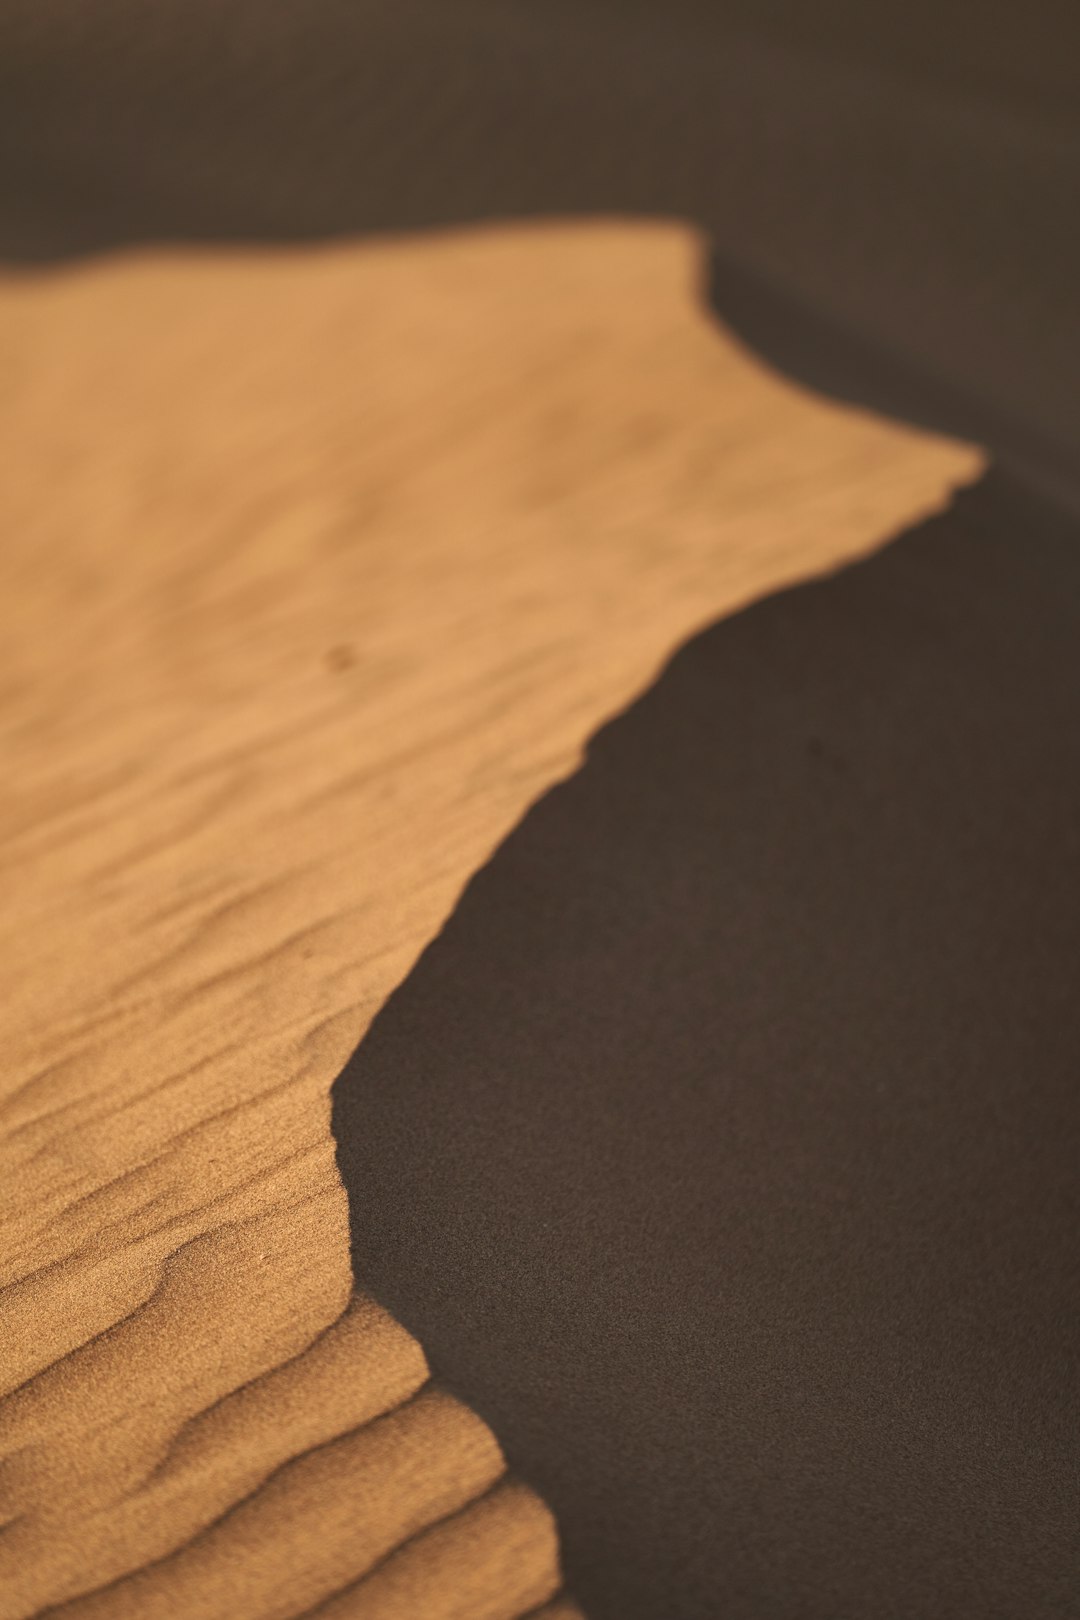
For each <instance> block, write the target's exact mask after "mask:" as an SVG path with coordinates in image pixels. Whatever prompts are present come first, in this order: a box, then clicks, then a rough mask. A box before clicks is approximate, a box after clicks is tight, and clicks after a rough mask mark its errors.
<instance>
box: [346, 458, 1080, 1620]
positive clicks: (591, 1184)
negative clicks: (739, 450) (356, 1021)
mask: <svg viewBox="0 0 1080 1620" xmlns="http://www.w3.org/2000/svg"><path fill="white" fill-rule="evenodd" d="M1078 647H1080V530H1078V528H1077V525H1076V524H1075V523H1073V522H1071V521H1070V520H1069V519H1063V518H1062V517H1061V516H1060V515H1059V514H1058V513H1057V512H1055V511H1053V510H1052V509H1049V508H1044V507H1042V506H1041V505H1040V503H1038V502H1035V501H1032V500H1031V499H1030V498H1029V497H1027V496H1025V495H1023V494H1022V493H1020V492H1018V491H1017V490H1016V489H1015V488H1013V487H1010V486H1009V484H1008V483H1007V482H1003V481H1001V480H1000V479H998V478H996V477H993V476H991V477H990V478H988V479H987V480H985V481H984V482H983V483H981V484H979V485H978V486H976V487H975V488H973V489H972V490H970V491H968V492H965V493H963V494H961V496H960V497H959V499H958V501H957V503H956V505H955V506H954V508H953V509H952V510H951V511H949V512H948V513H946V514H944V515H942V516H939V517H935V518H932V519H931V520H929V521H928V522H927V523H926V524H925V525H924V526H923V527H921V528H919V529H916V530H914V531H912V532H911V533H909V534H907V535H905V536H903V537H902V538H901V539H899V540H898V541H896V542H895V543H894V544H893V545H891V546H889V547H888V548H887V549H886V550H885V551H883V552H882V553H880V554H878V555H877V556H875V557H874V558H872V559H871V560H869V561H866V562H862V563H859V564H857V565H855V566H854V567H852V568H849V569H848V570H846V571H844V572H842V573H840V574H837V575H835V576H833V577H831V578H829V579H826V580H824V581H821V582H818V583H814V584H810V585H805V586H801V587H799V588H797V589H795V590H791V591H788V592H785V593H782V594H781V595H779V596H776V597H773V598H771V599H770V600H769V601H767V602H763V603H760V604H758V605H756V606H753V607H751V608H749V609H747V610H746V611H744V612H743V613H741V614H739V615H736V616H735V617H733V618H730V619H728V620H726V621H725V622H724V623H722V624H719V625H716V626H714V627H713V628H712V629H710V630H709V631H707V632H706V633H705V634H703V635H701V636H699V637H698V638H696V639H695V640H693V641H691V642H689V643H688V644H687V645H686V646H684V647H683V648H682V649H681V651H680V652H679V653H678V654H677V655H676V656H675V658H674V659H673V660H672V661H671V663H670V664H669V665H668V666H667V668H666V669H665V670H664V672H663V674H662V675H661V677H660V679H659V680H658V682H657V683H656V684H655V685H654V686H653V687H652V688H651V689H650V690H649V691H648V692H647V693H646V694H645V696H644V697H642V698H641V699H640V700H639V701H637V702H636V703H635V704H633V705H632V706H631V707H630V708H629V709H628V710H627V711H626V712H625V713H624V714H622V715H621V716H620V717H619V718H618V719H617V720H615V721H613V722H612V723H611V724H610V725H609V726H607V727H605V728H604V729H603V730H602V731H601V732H600V733H599V734H598V735H597V736H596V737H594V738H593V740H592V741H591V743H590V744H589V747H588V750H587V754H586V758H585V762H584V764H583V765H582V766H581V768H580V770H579V771H578V772H577V773H576V774H575V775H574V776H573V777H572V778H570V780H569V781H567V782H565V783H563V784H562V785H560V786H558V787H556V788H555V789H553V790H552V791H551V792H550V793H549V794H548V795H547V796H546V797H544V798H543V799H542V800H541V801H540V802H539V803H538V804H537V805H536V806H535V807H534V808H533V809H532V810H531V811H530V812H529V814H528V815H527V816H526V817H525V819H524V821H523V822H522V823H521V825H520V826H519V827H518V828H516V829H515V831H514V832H513V833H512V834H511V836H510V837H509V838H508V839H507V840H506V841H505V843H504V844H503V845H502V846H501V847H500V848H499V849H498V850H497V852H496V853H495V855H494V856H493V858H492V860H491V861H490V863H489V864H488V865H487V866H486V867H485V868H484V869H483V870H482V871H481V872H480V873H479V874H478V875H477V876H476V877H475V878H474V879H473V880H472V882H471V883H470V884H469V886H468V888H467V890H466V891H465V894H464V896H463V897H462V900H461V902H460V904H459V905H458V907H457V909H456V911H455V913H454V915H453V917H452V918H451V919H450V921H449V922H448V923H447V924H446V926H445V928H444V929H443V931H442V933H441V934H440V935H439V937H438V939H436V940H435V941H434V942H433V944H431V945H430V946H429V947H428V949H427V950H426V951H425V953H424V955H423V956H422V958H421V960H420V962H419V963H418V964H417V966H416V968H415V969H414V970H413V972H412V973H411V974H410V976H409V978H408V979H407V981H406V982H405V984H404V985H402V987H401V988H400V989H399V990H398V991H396V992H395V994H394V995H393V996H392V997H391V999H390V1001H389V1003H388V1004H387V1006H386V1007H385V1008H384V1009H383V1011H382V1012H381V1013H380V1014H379V1015H378V1017H377V1018H376V1019H375V1022H374V1024H373V1025H372V1028H371V1030H370V1031H369V1033H368V1035H367V1037H366V1038H365V1040H364V1042H363V1043H362V1044H361V1046H360V1048H359V1051H358V1052H357V1054H356V1056H355V1057H354V1058H353V1060H352V1061H351V1062H350V1064H349V1065H348V1066H347V1068H346V1069H345V1071H344V1073H343V1074H342V1075H341V1077H340V1078H339V1080H338V1081H337V1083H336V1085H335V1088H334V1110H333V1121H332V1126H333V1131H334V1135H335V1137H336V1140H337V1146H338V1163H339V1165H340V1167H341V1172H342V1177H343V1180H344V1182H345V1185H346V1188H347V1190H348V1194H349V1204H350V1220H351V1228H352V1242H353V1260H354V1268H355V1271H356V1275H357V1278H358V1280H359V1282H360V1283H361V1285H362V1286H363V1287H365V1288H370V1289H371V1290H372V1291H373V1292H374V1293H375V1295H376V1296H377V1297H378V1298H379V1299H380V1300H381V1301H382V1302H383V1303H384V1304H385V1305H386V1306H387V1307H388V1308H389V1309H390V1310H391V1311H392V1312H393V1314H394V1315H395V1317H396V1318H397V1320H399V1321H401V1322H403V1323H404V1324H405V1325H406V1326H407V1327H408V1328H409V1329H410V1331H411V1332H413V1333H415V1334H416V1335H417V1337H418V1338H419V1339H420V1342H421V1343H422V1344H423V1345H424V1347H425V1350H426V1352H427V1354H428V1357H429V1359H430V1362H431V1365H432V1368H433V1370H434V1372H435V1374H436V1375H437V1376H438V1377H440V1378H441V1379H443V1380H444V1381H445V1382H446V1383H447V1385H448V1387H450V1388H451V1389H453V1390H454V1391H455V1392H456V1393H458V1394H459V1395H460V1396H461V1397H462V1398H463V1399H464V1400H465V1401H466V1402H467V1403H468V1404H469V1405H470V1406H471V1407H472V1408H473V1409H474V1410H476V1411H477V1412H479V1413H480V1414H481V1415H482V1416H483V1417H484V1418H485V1419H486V1420H487V1421H488V1422H489V1423H490V1424H491V1426H492V1428H493V1430H494V1432H495V1433H496V1434H497V1435H498V1436H499V1439H500V1441H501V1443H502V1445H503V1447H504V1449H505V1451H506V1454H507V1457H508V1460H509V1462H510V1465H511V1467H512V1468H514V1469H515V1470H516V1471H517V1472H519V1473H520V1474H521V1476H522V1477H523V1478H524V1479H525V1480H526V1481H527V1482H529V1483H530V1484H532V1485H534V1486H535V1487H536V1488H537V1490H539V1491H540V1492H541V1494H542V1495H543V1496H544V1498H545V1499H546V1500H547V1502H548V1503H549V1504H550V1506H551V1507H552V1509H553V1511H554V1513H555V1516H556V1520H557V1522H558V1525H559V1529H560V1535H561V1541H562V1547H563V1555H564V1568H565V1572H566V1576H567V1580H568V1583H569V1586H570V1589H571V1590H572V1591H573V1592H574V1593H575V1594H576V1595H577V1597H578V1598H579V1599H580V1600H581V1602H582V1604H583V1607H584V1608H585V1610H586V1612H587V1613H588V1614H589V1615H590V1616H591V1617H592V1620H655V1617H656V1616H659V1615H663V1616H664V1617H665V1620H703V1617H705V1616H712V1615H723V1614H731V1615H753V1616H755V1617H759V1620H796V1617H799V1620H805V1617H806V1616H810V1615H812V1616H815V1617H820V1620H863V1617H865V1616H867V1615H873V1616H875V1620H912V1617H914V1616H919V1617H927V1620H929V1617H930V1616H934V1615H942V1614H950V1615H962V1614H963V1615H979V1616H980V1617H982V1620H1014V1617H1015V1616H1017V1615H1019V1614H1023V1615H1025V1616H1028V1617H1031V1620H1036V1617H1038V1620H1066V1617H1067V1616H1071V1615H1073V1614H1075V1612H1076V1611H1075V1602H1076V1595H1077V1592H1078V1591H1080V1546H1078V1543H1077V1539H1076V1511H1075V1510H1076V1479H1077V1474H1076V1469H1077V1459H1078V1458H1080V1399H1078V1393H1077V1383H1076V1369H1077V1366H1078V1365H1080V1267H1078V1264H1077V1242H1076V1234H1077V1231H1078V1229H1080V1176H1078V1173H1077V1167H1078V1165H1080V1092H1078V1088H1077V1076H1078V1074H1080V1002H1078V1000H1077V995H1076V970H1077V963H1078V962H1080V816H1078V814H1077V806H1078V804H1080V727H1078V723H1077V722H1078V718H1080V658H1078V656H1077V652H1078Z"/></svg>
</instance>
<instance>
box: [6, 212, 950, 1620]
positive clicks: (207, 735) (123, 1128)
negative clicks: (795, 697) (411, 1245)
mask: <svg viewBox="0 0 1080 1620" xmlns="http://www.w3.org/2000/svg"><path fill="white" fill-rule="evenodd" d="M696 262H697V247H696V244H695V243H694V241H693V240H692V239H691V238H690V237H689V236H688V235H687V234H686V233H684V232H683V231H681V230H679V229H676V228H674V227H670V228H668V227H658V226H650V227H647V228H646V227H637V226H633V225H623V224H619V223H612V224H602V225H597V226H581V225H578V226H573V227H561V226H554V225H553V226H550V227H547V228H533V227H530V228H526V229H507V230H504V231H492V232H478V233H473V234H461V235H459V236H455V237H453V238H447V239H417V240H413V241H407V242H401V243H389V244H376V245H370V244H369V245H365V246H361V247H352V246H350V247H335V248H333V249H327V250H319V251H302V252H291V251H290V252H264V253H260V252H254V251H252V252H244V253H234V254H218V253H214V254H188V253H183V252H179V251H177V252H173V253H155V254H153V255H145V256H142V255H136V256H131V257H127V258H118V259H116V260H115V261H110V262H102V263H98V264H91V265H87V266H83V267H80V268H76V269H72V270H66V271H64V272H62V273H60V272H53V273H48V274H37V275H27V276H19V277H15V278H8V279H7V280H5V282H4V283H3V285H2V287H0V436H2V441H3V445H4V463H5V468H4V475H3V488H2V494H0V514H2V534H3V542H2V544H3V553H2V555H3V562H2V567H3V579H2V587H3V588H2V593H0V613H2V616H3V617H2V632H3V633H2V638H0V658H2V685H0V728H2V730H0V736H2V757H3V764H4V781H5V791H4V794H3V801H2V806H0V866H2V878H0V884H2V893H3V907H2V911H0V929H2V931H3V938H2V945H0V951H2V960H3V964H4V994H3V1006H2V1011H0V1020H2V1052H3V1066H2V1078H0V1097H2V1102H0V1131H2V1150H0V1156H2V1164H0V1186H2V1193H0V1197H2V1203H3V1234H2V1249H0V1253H2V1260H3V1267H4V1276H3V1281H4V1283H5V1285H6V1286H5V1288H4V1291H3V1293H2V1294H0V1313H2V1324H0V1360H2V1371H0V1377H2V1388H3V1390H4V1391H6V1392H7V1393H6V1395H5V1397H4V1399H3V1402H2V1403H0V1452H2V1457H3V1461H2V1464H0V1519H2V1521H3V1525H4V1528H3V1529H2V1531H0V1594H2V1595H0V1614H2V1615H3V1616H4V1617H5V1620H17V1617H24V1616H30V1615H33V1614H38V1613H42V1612H47V1613H50V1614H52V1613H57V1612H61V1613H63V1614H65V1615H68V1614H70V1615H71V1616H72V1617H74V1616H76V1615H77V1616H86V1617H89V1616H91V1615H93V1616H99V1615H100V1616H106V1615H107V1616H110V1617H113V1616H115V1617H125V1616H130V1617H132V1620H136V1617H137V1620H154V1617H159V1616H160V1617H162V1620H164V1617H166V1616H169V1617H174V1616H183V1617H185V1620H196V1617H207V1620H209V1617H220V1620H256V1617H258V1620H271V1617H282V1620H284V1617H287V1616H298V1615H301V1614H312V1613H316V1612H317V1613H318V1614H319V1615H321V1616H325V1617H327V1620H329V1617H334V1620H338V1617H341V1620H344V1617H346V1616H364V1617H371V1620H383V1617H387V1620H389V1617H391V1616H393V1617H395V1620H428V1617H430V1620H451V1617H455V1620H503V1617H506V1620H509V1617H512V1616H517V1615H520V1614H522V1613H524V1612H525V1611H527V1610H530V1609H532V1608H535V1607H536V1606H538V1605H543V1604H544V1603H545V1602H546V1601H547V1600H548V1599H549V1598H550V1597H551V1596H552V1594H553V1593H554V1592H555V1591H556V1588H557V1586H558V1568H557V1548H556V1542H555V1535H554V1530H553V1527H552V1524H551V1522H550V1518H549V1516H548V1515H547V1513H546V1510H545V1509H544V1508H543V1507H542V1506H541V1504H540V1503H538V1502H537V1501H536V1499H535V1498H534V1497H532V1496H530V1494H529V1493H528V1492H527V1491H525V1490H524V1489H523V1488H522V1487H520V1486H518V1485H516V1484H515V1483H513V1482H510V1481H507V1480H505V1479H503V1478H502V1475H503V1463H502V1459H501V1457H500V1454H499V1451H498V1447H497V1446H496V1444H495V1442H494V1440H493V1439H492V1437H491V1435H490V1434H489V1433H488V1432H487V1431H486V1430H485V1429H484V1428H483V1426H482V1425H481V1424H480V1423H479V1422H478V1420H477V1419H475V1418H474V1417H473V1416H472V1415H471V1414H470V1413H469V1412H468V1411H466V1410H465V1409H464V1408H462V1407H461V1406H460V1405H458V1404H457V1403H455V1402H454V1401H452V1400H450V1399H449V1398H447V1397H446V1396H443V1395H442V1394H440V1393H439V1392H438V1390H437V1389H436V1388H434V1387H432V1386H431V1385H430V1384H428V1383H427V1382H426V1380H427V1369H426V1367H425V1363H424V1359H423V1355H422V1353H421V1350H420V1349H419V1347H418V1346H417V1345H416V1344H415V1343H413V1342H412V1341H411V1340H410V1339H409V1338H408V1336H407V1335H406V1334H405V1333H404V1332H403V1331H402V1330H401V1329H399V1328H398V1327H397V1326H396V1325H395V1324H394V1323H393V1322H392V1321H390V1320H389V1319H388V1318H387V1317H386V1316H385V1315H384V1314H383V1313H381V1312H380V1311H379V1310H378V1309H377V1308H376V1307H375V1306H374V1305H372V1304H371V1303H369V1302H368V1301H366V1300H365V1299H364V1298H363V1297H356V1296H354V1295H353V1292H352V1279H351V1277H350V1272H349V1260H348V1234H347V1226H346V1211H345V1207H344V1196H343V1193H342V1190H341V1188H340V1186H339V1183H338V1181H337V1178H336V1174H335V1168H334V1158H333V1148H332V1144H331V1141H330V1137H329V1134H328V1106H327V1094H328V1090H329V1086H330V1084H331V1081H332V1080H333V1078H334V1076H335V1075H336V1073H337V1072H338V1070H339V1068H340V1067H341V1065H342V1064H343V1062H344V1061H345V1059H346V1058H347V1056H348V1055H349V1053H350V1051H351V1050H352V1048H353V1047H354V1046H355V1044H356V1042H357V1040H358V1039H359V1037H360V1036H361V1034H362V1033H363V1031H364V1029H365V1028H366V1026H367V1024H368V1023H369V1021H370V1019H371V1017H372V1015H373V1014H374V1012H375V1011H376V1009H377V1008H378V1007H379V1006H380V1004H381V1003H382V1001H383V1000H384V998H385V997H386V995H387V994H388V992H389V991H390V990H391V988H392V987H393V986H394V985H395V984H396V983H397V982H398V981H399V980H400V979H401V978H402V977H403V975H404V974H405V973H406V972H407V970H408V968H409V966H410V964H411V963H412V962H413V960H414V959H415V957H416V955H417V953H418V952H419V950H420V949H421V948H422V946H423V945H424V944H425V942H426V941H427V940H428V939H429V938H430V937H431V936H432V935H433V933H434V932H435V931H436V930H437V929H438V928H439V926H440V924H441V922H442V921H443V919H444V918H445V917H446V915H447V914H448V912H449V911H450V909H451V907H452V906H453V904H454V901H455V898H456V896H457V895H458V893H459V891H460V890H461V888H462V886H463V884H464V883H465V881H466V879H467V878H468V877H469V875H470V874H471V873H472V872H473V870H474V869H475V868H476V867H477V866H478V865H479V864H480V863H481V862H482V861H483V860H484V859H485V857H486V856H487V855H488V854H489V852H490V851H491V849H492V847H493V845H494V844H495V843H496V842H497V841H498V839H499V838H500V837H501V836H502V835H503V834H505V833H506V832H507V831H508V829H509V828H510V827H511V826H512V824H513V823H514V821H515V819H516V818H517V817H518V816H520V814H521V813H522V811H523V809H524V808H525V806H526V805H527V804H528V803H529V802H530V801H531V800H532V799H533V798H534V797H535V796H536V795H537V794H538V793H540V792H541V791H542V790H543V789H544V788H545V787H547V786H548V785H549V784H550V783H551V782H552V781H553V780H554V779H556V778H557V777H559V776H561V775H563V774H565V773H566V772H567V771H570V770H572V769H573V766H574V763H575V760H576V759H577V758H578V755H579V752H580V749H581V745H582V743H583V741H584V739H585V738H586V737H587V735H588V734H589V733H590V731H592V730H593V729H594V728H595V727H596V726H597V725H598V724H599V723H600V722H601V721H602V720H603V719H604V718H605V717H607V716H610V715H611V713H612V712H613V711H614V710H616V709H618V708H619V707H620V706H621V705H623V704H625V703H626V702H627V700H628V699H629V698H630V697H631V696H632V695H633V694H634V693H636V692H638V691H639V690H640V689H641V688H642V686H643V685H644V684H645V683H647V682H648V681H649V679H650V677H651V675H652V674H653V672H654V671H655V670H656V668H657V666H658V664H659V663H660V661H661V660H662V659H663V658H664V657H665V655H666V654H667V653H668V652H669V651H670V650H671V648H672V647H673V646H674V645H675V644H676V643H677V642H678V641H679V640H680V639H681V638H682V637H683V636H685V635H686V634H687V633H688V632H689V631H691V630H693V629H694V628H695V627H697V626H700V625H701V624H703V623H704V622H706V621H708V620H709V619H710V618H711V617H713V616H714V615H716V614H718V613H721V612H725V611H730V610H731V609H733V608H735V607H737V606H738V605H739V604H741V603H743V602H745V601H747V599H749V598H751V597H753V596H755V595H758V594H760V593H762V592H764V591H767V590H769V589H771V588H772V587H774V586H776V585H778V584H780V583H781V582H784V581H787V580H790V579H792V578H793V577H796V576H798V575H801V574H804V573H807V572H810V571H813V570H817V569H821V568H824V567H829V566H832V565H834V564H836V563H839V562H841V561H843V560H844V559H846V558H849V557H852V556H855V555H857V554H859V553H860V552H863V551H865V550H866V549H867V548H869V547H870V546H872V545H874V544H876V543H878V542H880V541H881V540H883V539H885V538H886V537H887V536H888V535H889V533H890V532H891V531H893V530H894V529H895V528H896V527H897V526H899V525H901V524H903V523H906V522H907V521H908V520H909V519H911V518H912V517H914V516H915V515H917V514H919V513H922V512H924V511H926V510H928V509H929V508H931V507H933V506H935V505H937V504H939V503H940V502H941V500H942V499H943V496H944V494H945V492H946V490H947V488H948V487H949V486H950V485H951V484H953V483H955V482H958V481H960V480H962V479H964V478H965V477H967V476H968V475H970V474H971V473H973V472H974V471H975V470H976V465H977V463H976V457H975V456H974V454H973V453H971V452H969V451H968V450H966V449H962V448H958V447H956V446H950V445H944V444H941V443H938V442H934V441H931V440H928V439H926V438H923V437H920V436H917V435H915V434H912V433H908V432H905V431H901V430H900V429H898V428H894V427H891V426H886V425H883V424H881V423H878V422H875V421H872V420H870V419H866V418H860V417H858V416H856V415H853V414H849V413H843V412H840V411H838V410H834V409H832V408H830V407H827V406H825V405H823V404H820V403H818V402H814V401H811V400H809V399H808V398H807V397H806V396H804V395H801V394H800V393H798V392H797V391H796V390H794V389H792V388H789V387H788V386H786V385H784V384H781V383H779V382H778V381H777V380H776V379H775V378H773V377H771V376H769V375H767V374H766V373H765V372H764V371H763V370H761V369H760V368H759V367H757V366H756V365H755V364H753V363H752V362H750V361H749V360H748V359H747V358H746V357H745V356H744V355H743V354H742V353H740V352H739V351H738V350H736V349H735V347H734V346H732V345H730V344H728V343H727V342H726V341H725V340H724V339H723V338H722V337H721V336H720V335H719V334H718V333H717V332H716V331H715V329H713V328H712V327H711V326H710V325H709V323H708V322H707V321H706V319H705V318H704V316H703V315H702V314H700V313H699V312H698V310H697V309H696V307H695V303H694V299H693V287H694V283H695V276H696ZM463 1306H467V1302H464V1301H463ZM57 1606H60V1607H59V1608H57ZM574 1612H576V1611H573V1610H572V1608H571V1607H569V1606H567V1605H565V1604H564V1603H559V1604H557V1605H553V1606H552V1607H551V1608H550V1609H546V1610H544V1613H545V1615H550V1616H551V1617H552V1620H554V1617H555V1615H556V1613H558V1615H559V1616H569V1615H570V1614H571V1613H574Z"/></svg>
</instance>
